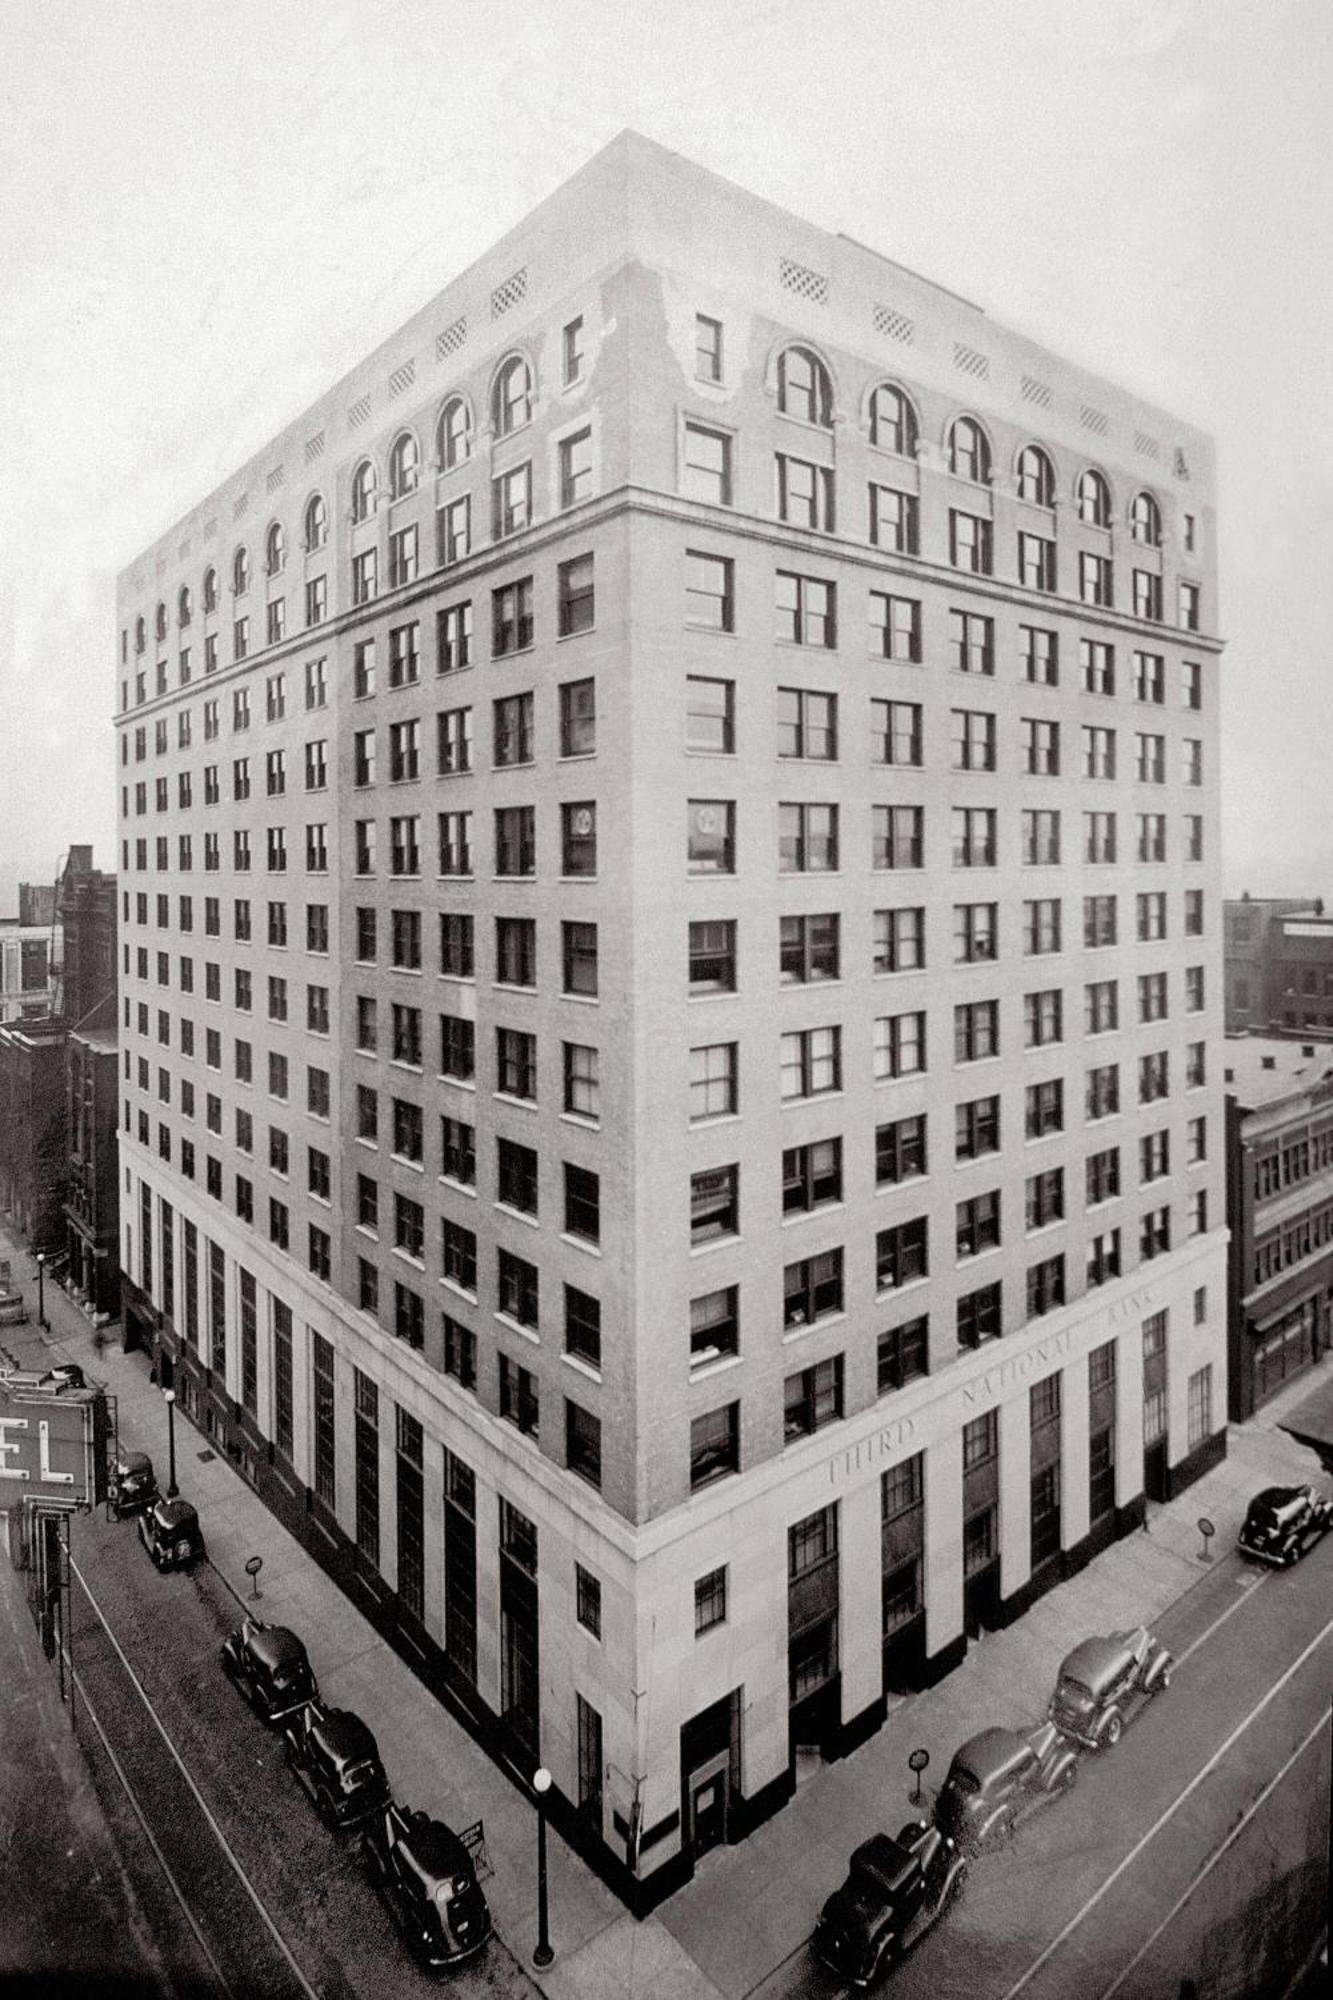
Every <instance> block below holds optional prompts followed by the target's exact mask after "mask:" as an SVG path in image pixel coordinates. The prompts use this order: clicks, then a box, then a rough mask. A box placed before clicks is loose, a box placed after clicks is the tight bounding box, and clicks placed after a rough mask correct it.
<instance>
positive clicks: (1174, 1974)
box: [714, 1538, 1333, 2000]
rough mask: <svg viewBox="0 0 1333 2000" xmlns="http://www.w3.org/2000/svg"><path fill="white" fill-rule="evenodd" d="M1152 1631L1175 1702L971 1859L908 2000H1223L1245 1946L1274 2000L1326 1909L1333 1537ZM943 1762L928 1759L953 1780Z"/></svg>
mask: <svg viewBox="0 0 1333 2000" xmlns="http://www.w3.org/2000/svg"><path fill="white" fill-rule="evenodd" d="M1156 1630H1157V1631H1158V1633H1159V1635H1160V1636H1161V1637H1162V1638H1163V1639H1164V1640H1165V1642H1166V1643H1167V1644H1168V1645H1169V1646H1170V1647H1171V1648H1172V1650H1173V1651H1174V1653H1175V1656H1176V1660H1177V1665H1176V1668H1175V1671H1174V1673H1173V1677H1172V1682H1171V1686H1170V1688H1169V1689H1168V1690H1167V1691H1166V1692H1165V1693H1164V1694H1162V1695H1161V1696H1160V1697H1158V1698H1157V1699H1155V1700H1154V1701H1152V1702H1151V1703H1150V1704H1149V1705H1148V1706H1147V1707H1146V1708H1145V1709H1144V1711H1143V1712H1142V1714H1141V1716H1140V1717H1139V1718H1138V1719H1137V1720H1136V1721H1135V1722H1134V1723H1133V1724H1132V1726H1131V1727H1130V1728H1129V1729H1128V1730H1127V1731H1126V1734H1125V1736H1124V1738H1123V1739H1122V1741H1121V1742H1120V1743H1119V1745H1118V1746H1117V1747H1116V1748H1115V1749H1114V1751H1110V1752H1106V1753H1104V1754H1101V1755H1097V1756H1094V1755H1092V1754H1087V1755H1085V1756H1084V1757H1083V1759H1082V1761H1081V1763H1080V1766H1079V1774H1078V1781H1077V1783H1076V1785H1075V1787H1074V1789H1073V1791H1072V1792H1071V1793H1070V1794H1069V1795H1067V1796H1066V1797H1063V1798H1056V1799H1053V1800H1051V1801H1049V1802H1047V1803H1045V1804H1043V1805H1042V1806H1041V1807H1040V1808H1039V1809H1038V1810H1037V1811H1036V1812H1034V1813H1033V1814H1032V1816H1031V1817H1030V1818H1029V1819H1027V1820H1025V1821H1024V1823H1023V1824H1022V1825H1021V1827H1020V1828H1019V1830H1018V1832H1017V1834H1016V1835H1015V1836H1014V1838H1013V1840H1012V1841H1006V1842H1004V1843H1003V1844H1002V1845H1001V1846H1000V1847H999V1848H998V1849H997V1850H996V1851H995V1852H994V1853H985V1854H983V1855H982V1856H981V1857H980V1858H979V1859H978V1861H977V1862H976V1863H975V1864H974V1866H973V1869H972V1872H971V1875H970V1877H969V1879H968V1883H967V1886H966V1889H965V1891H964V1894H963V1896H962V1898H961V1900H960V1901H959V1903H958V1904H957V1905H956V1906H955V1908H954V1910H953V1911H952V1912H951V1913H950V1915H949V1916H948V1918H947V1919H946V1921H945V1922H944V1923H942V1924H941V1925H940V1926H939V1928H938V1929H937V1930H935V1931H934V1932H933V1933H932V1934H931V1935H929V1936H928V1937H927V1938H926V1939H925V1941H924V1942H923V1943H922V1944H921V1945H920V1947H919V1948H918V1949H917V1950H916V1951H915V1952H914V1953H913V1954H912V1956H911V1957H910V1958H909V1959H908V1960H907V1961H906V1963H905V1964H904V1965H903V1966H902V1967H901V1968H900V1969H899V1970H898V1971H897V1972H896V1973H895V1975H894V1982H893V1991H894V1993H895V1994H902V1995H904V1996H907V2000H911V1997H912V1996H916V1995H920V1996H922V2000H925V1996H931V2000H1017V1996H1018V1995H1019V1994H1024V1995H1030V1996H1032V2000H1067V1996H1069V1995H1070V1994H1071V1993H1075V1992H1077V1993H1079V1994H1081V1995H1085V1996H1087V2000H1110V1996H1112V1995H1113V1994H1122V1995H1124V1996H1126V2000H1157V1996H1161V2000H1175V1996H1176V1995H1177V1994H1178V1992H1179V1990H1180V1981H1181V1980H1182V1979H1183V1978H1193V1979H1194V1980H1196V1982H1197V1983H1198V1985H1199V1990H1200V1991H1203V1992H1206V1991H1208V1990H1210V1989H1209V1987H1208V1984H1207V1978H1206V1974H1207V1967H1208V1964H1209V1961H1210V1959H1212V1958H1214V1957H1217V1956H1219V1955H1220V1953H1221V1951H1222V1949H1223V1947H1224V1945H1225V1947H1226V1948H1227V1949H1230V1947H1231V1945H1232V1944H1233V1943H1234V1941H1235V1939H1236V1937H1237V1936H1243V1937H1244V1939H1245V1949H1246V1951H1247V1952H1248V1954H1249V1956H1250V1959H1251V1963H1252V1969H1253V1977H1252V1980H1251V1983H1249V1984H1248V1985H1247V1987H1246V1988H1245V1990H1246V1991H1247V1992H1251V1993H1267V1992H1272V1991H1281V1985H1280V1984H1277V1985H1276V1986H1275V1985H1274V1983H1273V1981H1272V1979H1271V1977H1270V1973H1269V1965H1268V1961H1267V1959H1266V1957H1265V1950H1266V1947H1269V1946H1273V1945H1276V1946H1280V1947H1281V1948H1282V1951H1283V1952H1284V1953H1285V1952H1288V1951H1289V1950H1290V1937H1291V1935H1292V1932H1291V1925H1292V1923H1293V1922H1294V1921H1295V1919H1296V1918H1297V1916H1298V1913H1300V1912H1302V1911H1303V1912H1304V1917H1305V1921H1306V1922H1307V1923H1309V1922H1310V1921H1312V1916H1313V1915H1317V1913H1318V1909H1319V1899H1320V1897H1321V1895H1322V1887H1321V1884H1322V1875H1321V1872H1320V1871H1321V1868H1322V1864H1323V1858H1324V1855H1325V1850H1326V1844H1327V1828H1328V1796H1329V1744H1330V1708H1329V1691H1330V1684H1331V1683H1333V1538H1331V1539H1329V1540H1326V1541H1325V1542H1324V1543H1323V1544H1321V1545H1320V1546H1319V1547H1317V1548H1316V1549H1315V1550H1314V1551H1313V1552H1312V1554H1311V1555H1310V1556H1309V1557H1308V1558H1307V1559H1306V1560H1305V1562H1304V1564H1303V1565H1302V1566H1300V1567H1299V1568H1297V1569H1295V1570H1293V1571H1290V1572H1287V1571H1255V1570H1252V1569H1247V1568H1244V1567H1242V1566H1241V1563H1240V1560H1239V1558H1238V1557H1236V1556H1234V1555H1231V1554H1228V1555H1227V1556H1226V1557H1225V1558H1223V1559H1222V1560H1221V1561H1219V1562H1218V1564H1217V1566H1216V1567H1215V1569H1214V1570H1213V1571H1212V1572H1211V1573H1210V1574H1209V1575H1208V1576H1207V1577H1206V1578H1205V1580H1204V1582H1203V1583H1201V1584H1200V1585H1199V1586H1197V1587H1196V1588H1195V1590H1193V1591H1192V1592H1190V1593H1189V1594H1188V1596H1187V1597H1185V1598H1184V1599H1182V1600H1181V1602H1180V1604H1179V1605H1177V1606H1175V1607H1173V1609H1172V1611H1171V1612H1169V1613H1168V1614H1167V1615H1166V1616H1165V1617H1163V1618H1162V1619H1161V1620H1160V1621H1159V1622H1158V1624H1157V1626H1156ZM1042 1692H1043V1690H1042V1689H1039V1688H1035V1687H1034V1688H1033V1690H1032V1695H1033V1701H1032V1714H1033V1718H1034V1720H1035V1719H1036V1717H1037V1714H1038V1710H1039V1707H1040V1696H1041V1694H1042ZM980 1720H981V1718H978V1723H979V1722H980ZM948 1754H949V1753H948V1747H947V1746H945V1745H937V1746H932V1756H933V1759H934V1762H933V1768H934V1769H936V1770H937V1771H939V1773H940V1775H941V1776H943V1771H944V1768H945V1767H946V1765H947V1757H948ZM908 1817H909V1814H908V1812H907V1811H905V1810H904V1807H903V1804H902V1803H901V1802H900V1800H899V1799H894V1800H893V1801H892V1802H891V1803H887V1804H886V1806H885V1808H884V1812H883V1818H884V1821H885V1825H886V1829H887V1830H890V1831H892V1830H896V1828H897V1826H899V1825H901V1824H902V1823H903V1821H904V1820H905V1819H906V1818H908ZM1229 1839H1230V1843H1231V1844H1230V1845H1229V1846H1228V1847H1227V1849H1226V1852H1225V1854H1224V1855H1222V1857H1221V1860H1220V1862H1218V1863H1217V1865H1211V1866H1210V1863H1212V1861H1213V1857H1214V1856H1215V1855H1217V1853H1218V1850H1219V1849H1221V1848H1222V1847H1223V1844H1224V1843H1225V1842H1227V1841H1228V1840H1229ZM849 1845H850V1840H849ZM833 1886H834V1884H833V1882H831V1881H830V1882H828V1883H827V1884H826V1883H825V1882H824V1881H822V1880H821V1881H819V1882H814V1881H812V1882H811V1883H810V1885H809V1889H808V1892H807V1893H806V1894H805V1895H803V1896H802V1898H801V1905H802V1907H801V1910H800V1912H799V1915H798V1913H797V1912H796V1911H795V1910H793V1913H792V1925H793V1928H796V1927H797V1925H798V1924H799V1925H800V1926H801V1927H803V1928H804V1930H805V1931H806V1933H807V1934H808V1931H809V1929H810V1927H811V1926H812V1925H813V1922H814V1918H815V1915H816V1914H817V1911H818V1907H819V1904H820V1903H821V1902H822V1900H823V1895H824V1894H825V1893H827V1889H828V1888H831V1887H833ZM795 1901H796V1896H795V1894H793V1902H795ZM1274 1962H1277V1963H1284V1962H1286V1961H1285V1959H1283V1960H1275V1961H1274ZM714 1976H715V1977H716V1973H715V1974H714ZM753 1990H754V1991H755V1992H756V1993H757V1994H759V1995H762V1996H764V2000H776V1996H778V1995H792V1994H800V1995H816V1994H829V1993H833V1992H836V1991H837V1990H838V1982H837V1981H836V1980H834V1979H833V1978H832V1977H831V1975H828V1974H826V1973H824V1972H823V1971H822V1969H821V1968H819V1967H818V1966H817V1965H816V1964H815V1963H814V1961H813V1960H812V1958H811V1956H810V1954H809V1952H808V1951H806V1950H804V1949H798V1950H797V1951H796V1952H795V1953H794V1954H793V1956H792V1957H791V1958H790V1959H789V1960H788V1962H787V1963H786V1964H785V1965H783V1966H782V1967H780V1968H779V1969H778V1971H777V1972H775V1973H774V1975H773V1976H772V1977H771V1978H770V1979H768V1980H767V1981H765V1982H764V1983H763V1984H762V1985H761V1986H760V1987H758V1988H757V1989H753ZM1229 1990H1236V1989H1235V1988H1231V1989H1229Z"/></svg>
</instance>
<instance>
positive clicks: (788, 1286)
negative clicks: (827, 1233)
mask: <svg viewBox="0 0 1333 2000" xmlns="http://www.w3.org/2000/svg"><path fill="white" fill-rule="evenodd" d="M782 1294H783V1307H782V1324H783V1326H784V1327H785V1328H787V1329H788V1330H789V1331H790V1329H791V1328H792V1327H797V1326H813V1325H814V1324H815V1322H816V1321H817V1320H822V1319H828V1318H829V1317H831V1315H833V1314H834V1313H840V1312H841V1311H842V1309H843V1270H842V1251H841V1250H826V1251H824V1252H823V1254H822V1255H820V1256H818V1257H804V1258H802V1259H801V1260H800V1262H799V1263H795V1264H788V1266H787V1268H786V1270H785V1271H784V1272H783V1275H782Z"/></svg>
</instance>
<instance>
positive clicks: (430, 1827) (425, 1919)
mask: <svg viewBox="0 0 1333 2000" xmlns="http://www.w3.org/2000/svg"><path fill="white" fill-rule="evenodd" d="M361 1858H362V1860H363V1861H364V1863H365V1866H366V1871H367V1873H368V1874H369V1876H370V1879H371V1881H372V1883H373V1884H374V1886H375V1888H376V1890H377V1891H378V1893H379V1896H380V1899H381V1901H382V1902H383V1903H384V1906H385V1908H386V1909H387V1910H388V1912H389V1915H390V1916H391V1917H392V1918H393V1920H394V1922H395V1924H397V1926H398V1928H399V1930H400V1931H401V1932H402V1934H403V1937H404V1939H405V1941H406V1943H407V1948H408V1950H409V1951H410V1952H411V1953H412V1954H413V1956H414V1957H415V1958H418V1959H420V1960H421V1962H422V1963H423V1964H424V1965H428V1966H432V1967H440V1966H446V1965H461V1964H462V1963H463V1962H464V1961H465V1960H467V1959H470V1958H475V1957H476V1955H477V1953H478V1952H479V1951H481V1950H483V1949H484V1947H485V1944H486V1940H487V1939H488V1938H489V1937H490V1934H491V1913H490V1911H489V1909H488V1908H487V1906H486V1898H485V1897H484V1896H483V1895H482V1893H481V1889H480V1887H479V1885H478V1882H477V1872H476V1868H475V1866H474V1865H473V1859H472V1855H471V1854H470V1852H469V1851H468V1848H467V1847H466V1846H465V1844H464V1842H463V1840H462V1838H461V1836H460V1835H459V1834H456V1833H455V1832H454V1831H453V1829H452V1828H451V1827H448V1826H446V1825H445V1823H444V1821H443V1820H439V1819H432V1818H431V1816H430V1814H429V1813H424V1812H411V1811H409V1810H408V1809H407V1807H405V1806H400V1805H396V1804H394V1803H393V1802H392V1801H389V1802H388V1803H387V1804H384V1805H382V1806H379V1807H378V1808H377V1809H376V1810H375V1812H374V1813H372V1814H371V1816H370V1818H369V1819H368V1820H367V1821H366V1823H365V1825H364V1827H363V1828H362V1832H361Z"/></svg>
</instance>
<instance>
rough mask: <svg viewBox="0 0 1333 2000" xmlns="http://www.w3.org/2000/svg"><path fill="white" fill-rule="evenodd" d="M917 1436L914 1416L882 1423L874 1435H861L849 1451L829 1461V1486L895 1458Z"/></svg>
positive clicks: (840, 1453)
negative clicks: (863, 1436) (895, 1453)
mask: <svg viewBox="0 0 1333 2000" xmlns="http://www.w3.org/2000/svg"><path fill="white" fill-rule="evenodd" d="M915 1435H916V1424H915V1422H914V1421H913V1419H912V1418H911V1417H895V1418H894V1420H893V1422H892V1423H891V1424H883V1425H881V1427H880V1428H879V1430H877V1431H875V1432H874V1433H873V1435H872V1436H870V1437H868V1438H862V1440H861V1442H860V1444H854V1445H853V1446H852V1447H851V1449H850V1450H848V1451H841V1452H839V1453H838V1455H837V1457H836V1458H831V1459H830V1460H829V1462H828V1479H829V1485H830V1486H837V1485H838V1484H839V1483H840V1482H841V1481H842V1480H844V1479H850V1478H851V1476H852V1474H853V1473H856V1472H865V1471H867V1470H868V1469H869V1468H870V1467H871V1466H872V1465H877V1464H878V1463H879V1462H880V1460H881V1459H884V1458H890V1457H892V1455H893V1453H894V1452H896V1451H901V1450H902V1448H903V1446H904V1445H905V1444H909V1443H910V1442H911V1440H912V1438H913V1437H914V1436H915Z"/></svg>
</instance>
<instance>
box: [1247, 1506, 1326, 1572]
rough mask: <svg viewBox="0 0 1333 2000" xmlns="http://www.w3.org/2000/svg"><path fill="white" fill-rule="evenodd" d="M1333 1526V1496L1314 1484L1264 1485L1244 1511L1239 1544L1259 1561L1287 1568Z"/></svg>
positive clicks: (1248, 1554)
mask: <svg viewBox="0 0 1333 2000" xmlns="http://www.w3.org/2000/svg"><path fill="white" fill-rule="evenodd" d="M1330 1528H1333V1495H1329V1494H1324V1493H1320V1492H1318V1491H1317V1489H1316V1488H1315V1487H1313V1486H1265V1488H1264V1490H1263V1492H1262V1493H1256V1494H1255V1496H1254V1498H1253V1500H1251V1502H1250V1504H1249V1506H1248V1507H1247V1508H1246V1510H1245V1525H1244V1527H1243V1528H1242V1529H1241V1531H1240V1539H1239V1541H1238V1542H1237V1543H1236V1547H1237V1548H1238V1549H1239V1550H1240V1552H1241V1554H1242V1555H1243V1556H1252V1557H1253V1558H1254V1560H1255V1561H1256V1562H1266V1563H1274V1564H1276V1565H1278V1566H1279V1567H1282V1568H1286V1567H1287V1566H1288V1565H1290V1564H1291V1563H1294V1562H1296V1561H1298V1560H1299V1558H1300V1557H1301V1556H1303V1555H1304V1554H1305V1552H1306V1550H1307V1549H1309V1548H1312V1547H1313V1546H1314V1544H1315V1543H1316V1542H1317V1541H1319V1540H1321V1539H1322V1537H1323V1536H1325V1535H1326V1534H1327V1533H1328V1531H1329V1529H1330Z"/></svg>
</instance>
